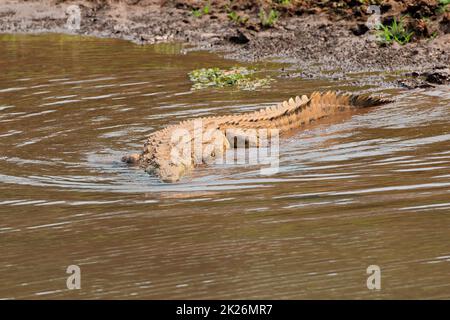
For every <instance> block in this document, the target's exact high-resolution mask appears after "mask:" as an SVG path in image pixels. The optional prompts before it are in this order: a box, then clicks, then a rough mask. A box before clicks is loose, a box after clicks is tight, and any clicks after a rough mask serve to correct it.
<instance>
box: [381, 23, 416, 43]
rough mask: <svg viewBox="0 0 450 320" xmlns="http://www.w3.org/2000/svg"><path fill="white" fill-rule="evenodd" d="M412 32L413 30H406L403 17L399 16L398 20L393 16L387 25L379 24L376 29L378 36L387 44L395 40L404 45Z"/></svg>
mask: <svg viewBox="0 0 450 320" xmlns="http://www.w3.org/2000/svg"><path fill="white" fill-rule="evenodd" d="M413 34H414V32H412V31H411V32H410V31H408V30H407V28H406V27H405V25H404V22H403V18H400V20H398V21H397V19H396V18H394V21H392V23H391V25H388V26H386V25H383V24H380V26H379V30H378V36H379V37H380V38H381V40H382V41H383V42H385V43H388V44H391V43H393V42H397V43H399V44H401V45H404V44H406V43H408V42H410V41H411V37H412V36H413Z"/></svg>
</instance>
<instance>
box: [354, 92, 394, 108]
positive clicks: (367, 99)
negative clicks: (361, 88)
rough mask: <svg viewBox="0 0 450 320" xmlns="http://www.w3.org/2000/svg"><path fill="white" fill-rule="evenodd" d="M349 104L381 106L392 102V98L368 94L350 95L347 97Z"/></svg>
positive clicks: (361, 106) (360, 106)
mask: <svg viewBox="0 0 450 320" xmlns="http://www.w3.org/2000/svg"><path fill="white" fill-rule="evenodd" d="M349 101H350V104H351V105H352V106H353V107H357V108H368V107H376V106H381V105H383V104H388V103H391V102H393V101H392V100H388V99H382V98H379V97H371V96H369V95H356V94H355V95H351V96H350V97H349Z"/></svg>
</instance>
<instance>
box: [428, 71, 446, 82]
mask: <svg viewBox="0 0 450 320" xmlns="http://www.w3.org/2000/svg"><path fill="white" fill-rule="evenodd" d="M425 80H426V81H427V82H429V83H434V84H449V83H450V73H449V72H446V71H435V72H432V73H427V74H426V79H425Z"/></svg>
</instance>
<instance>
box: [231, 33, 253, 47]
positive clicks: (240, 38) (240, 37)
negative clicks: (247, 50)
mask: <svg viewBox="0 0 450 320" xmlns="http://www.w3.org/2000/svg"><path fill="white" fill-rule="evenodd" d="M228 41H230V42H232V43H236V44H246V43H248V42H250V38H249V36H247V35H246V34H245V33H244V32H242V31H241V30H237V32H236V34H235V35H232V36H230V37H228Z"/></svg>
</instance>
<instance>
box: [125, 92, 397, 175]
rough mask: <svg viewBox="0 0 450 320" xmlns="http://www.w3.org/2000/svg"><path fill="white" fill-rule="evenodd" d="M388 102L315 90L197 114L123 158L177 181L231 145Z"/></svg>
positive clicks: (251, 142)
mask: <svg viewBox="0 0 450 320" xmlns="http://www.w3.org/2000/svg"><path fill="white" fill-rule="evenodd" d="M388 102H389V101H387V100H383V99H379V98H372V97H367V96H360V95H347V94H337V93H335V92H327V93H319V92H315V93H313V94H311V96H309V97H308V96H302V97H301V98H300V97H298V96H297V97H296V98H295V99H293V98H291V99H289V100H288V101H284V102H283V103H280V104H278V105H276V106H273V107H268V108H265V109H261V110H259V111H255V112H249V113H244V114H236V115H227V116H219V117H206V118H197V119H192V120H187V121H183V122H180V123H179V124H176V125H171V126H168V127H166V128H164V129H162V130H159V131H156V132H154V133H152V134H150V136H149V138H148V139H147V141H146V143H145V145H144V150H143V151H142V153H141V154H133V155H130V156H125V157H123V159H122V160H123V161H124V162H127V163H133V164H138V165H139V166H141V167H142V168H144V169H145V170H146V171H147V172H149V173H154V174H156V175H157V176H158V177H159V178H160V179H161V180H162V181H165V182H176V181H178V180H180V178H181V177H182V176H183V175H184V174H186V172H188V171H190V170H191V169H192V168H194V167H195V166H196V165H198V164H203V163H210V162H212V161H214V160H215V159H217V158H219V157H221V156H222V155H223V154H224V153H225V151H226V150H227V149H230V148H236V147H240V146H244V147H248V146H254V147H258V146H260V145H261V143H262V141H263V139H264V140H266V139H267V138H268V137H269V138H270V135H271V134H283V133H286V132H288V131H290V130H293V129H297V128H301V127H302V126H303V125H305V124H309V123H310V122H312V121H315V120H319V119H322V118H324V117H328V116H332V115H334V114H338V113H340V112H343V111H349V110H352V109H359V108H366V107H372V106H378V105H382V104H385V103H388ZM264 130H265V132H264Z"/></svg>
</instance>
